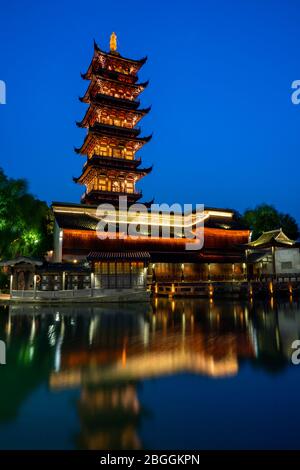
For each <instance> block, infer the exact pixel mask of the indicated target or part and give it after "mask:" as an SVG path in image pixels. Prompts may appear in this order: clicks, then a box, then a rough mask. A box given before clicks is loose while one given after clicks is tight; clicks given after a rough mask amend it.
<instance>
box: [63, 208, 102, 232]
mask: <svg viewBox="0 0 300 470" xmlns="http://www.w3.org/2000/svg"><path fill="white" fill-rule="evenodd" d="M54 216H55V219H56V222H57V224H58V226H59V227H60V228H66V229H68V228H69V229H74V230H75V229H78V230H96V228H97V224H98V222H99V219H97V218H96V217H93V216H91V215H88V214H80V213H78V214H76V213H72V214H70V213H65V212H54Z"/></svg>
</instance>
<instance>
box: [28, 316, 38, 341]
mask: <svg viewBox="0 0 300 470" xmlns="http://www.w3.org/2000/svg"><path fill="white" fill-rule="evenodd" d="M35 332H36V324H35V318H34V317H32V322H31V330H30V338H29V341H30V342H32V341H33V340H34V337H35Z"/></svg>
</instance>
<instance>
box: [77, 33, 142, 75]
mask: <svg viewBox="0 0 300 470" xmlns="http://www.w3.org/2000/svg"><path fill="white" fill-rule="evenodd" d="M146 60H147V57H143V58H142V59H140V60H134V59H128V58H126V57H122V56H121V54H119V53H118V52H116V51H110V52H105V51H103V50H102V49H100V47H99V46H98V44H97V43H96V42H95V41H94V55H93V58H92V61H91V63H90V66H89V68H88V70H87V72H86V74H85V78H87V79H89V80H90V79H91V77H92V75H93V73H95V71H97V70H98V69H99V68H101V69H104V70H109V71H113V72H118V73H121V74H124V75H131V76H136V74H137V72H138V71H139V69H140V68H141V67H142V66H143V65H144V63H145V62H146Z"/></svg>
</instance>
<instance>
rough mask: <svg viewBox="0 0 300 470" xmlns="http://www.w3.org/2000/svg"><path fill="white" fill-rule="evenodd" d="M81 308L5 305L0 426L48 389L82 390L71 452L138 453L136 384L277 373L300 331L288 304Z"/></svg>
mask: <svg viewBox="0 0 300 470" xmlns="http://www.w3.org/2000/svg"><path fill="white" fill-rule="evenodd" d="M82 308H83V307H82V306H80V305H79V306H77V307H76V306H75V307H67V306H66V307H63V306H59V307H57V308H55V307H47V306H45V307H42V306H40V307H38V306H32V307H30V306H17V305H15V306H14V305H12V306H11V307H10V308H9V311H8V309H7V310H6V311H5V312H2V316H1V319H0V329H1V332H2V334H1V337H3V338H5V339H6V341H7V344H8V359H9V361H8V365H7V366H6V367H5V369H3V372H5V373H6V376H3V375H1V378H0V380H1V384H0V385H1V392H2V396H3V398H4V400H3V403H5V407H4V406H0V422H3V421H4V420H9V419H12V417H13V412H12V410H14V413H16V410H17V409H18V408H19V407H20V406H21V405H22V403H23V402H24V400H25V399H26V397H27V396H28V395H29V394H30V393H32V392H33V391H34V390H35V389H36V388H37V387H38V386H39V385H40V384H41V383H43V382H45V381H46V382H49V385H50V389H51V390H53V391H54V390H55V391H59V390H65V389H71V388H74V389H79V390H80V393H79V397H78V400H77V403H76V409H77V413H78V416H79V419H80V432H79V433H78V434H77V437H76V446H77V447H79V448H87V449H138V448H142V447H143V443H142V442H141V440H140V438H139V434H140V427H141V424H142V422H143V421H144V420H145V419H146V416H147V414H148V411H147V410H145V408H144V406H143V404H142V403H141V401H140V393H139V390H140V387H142V385H143V381H145V380H147V379H149V378H159V377H165V376H167V375H174V374H180V373H192V374H201V375H206V376H209V377H211V378H214V379H215V378H222V377H231V376H233V375H235V374H237V373H238V370H239V367H241V365H242V363H243V362H244V361H251V362H253V364H255V365H259V366H260V367H263V368H264V369H265V370H267V371H268V372H271V373H274V372H277V371H280V370H281V369H282V368H283V367H286V366H287V365H288V360H289V354H290V352H289V350H288V345H289V341H290V337H291V335H290V332H291V331H292V330H293V331H300V322H299V318H298V317H299V315H297V312H298V310H297V311H296V310H293V309H292V308H291V306H290V305H289V304H286V305H285V304H284V305H281V306H278V307H276V306H274V305H263V304H255V305H251V304H246V303H245V304H240V303H232V302H228V303H226V302H222V303H220V304H218V303H214V302H207V301H206V300H200V299H199V300H191V301H187V300H185V301H179V300H177V301H176V302H170V301H166V300H164V299H157V300H156V301H155V303H154V304H153V307H152V308H150V309H149V306H148V305H145V310H144V311H141V305H138V306H134V305H133V306H132V307H131V308H130V307H129V306H128V307H127V309H126V310H124V307H118V306H116V307H114V308H110V309H106V308H105V307H85V308H84V310H82ZM130 309H132V311H131V310H130ZM16 370H17V371H18V374H17V376H18V381H17V382H18V386H16V379H14V378H13V376H14V377H16V372H15V371H16ZM20 377H23V378H24V380H22V381H21V382H20V380H19V378H20ZM4 379H5V380H4ZM2 382H3V383H2ZM8 410H11V411H10V412H8ZM150 411H151V410H150Z"/></svg>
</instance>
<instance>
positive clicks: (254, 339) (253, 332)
mask: <svg viewBox="0 0 300 470" xmlns="http://www.w3.org/2000/svg"><path fill="white" fill-rule="evenodd" d="M249 336H250V339H251V343H252V345H253V349H254V354H255V357H258V342H257V333H256V329H255V328H254V326H253V324H252V322H250V324H249Z"/></svg>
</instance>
